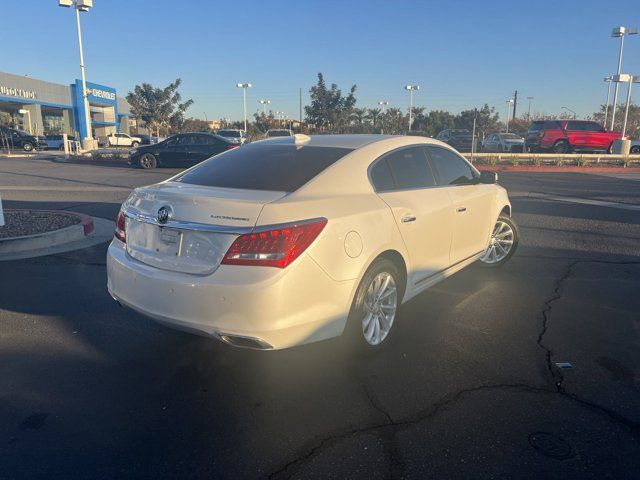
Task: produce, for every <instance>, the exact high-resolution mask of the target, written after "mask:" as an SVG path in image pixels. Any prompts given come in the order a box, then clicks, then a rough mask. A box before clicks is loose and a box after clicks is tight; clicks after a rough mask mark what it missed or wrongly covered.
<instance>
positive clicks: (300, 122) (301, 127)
mask: <svg viewBox="0 0 640 480" xmlns="http://www.w3.org/2000/svg"><path fill="white" fill-rule="evenodd" d="M299 120H300V131H302V87H300V118H299Z"/></svg>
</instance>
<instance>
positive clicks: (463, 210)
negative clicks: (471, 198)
mask: <svg viewBox="0 0 640 480" xmlns="http://www.w3.org/2000/svg"><path fill="white" fill-rule="evenodd" d="M466 211H467V207H458V208H456V212H458V213H462V212H466Z"/></svg>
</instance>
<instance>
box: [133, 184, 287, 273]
mask: <svg viewBox="0 0 640 480" xmlns="http://www.w3.org/2000/svg"><path fill="white" fill-rule="evenodd" d="M285 195H286V193H284V192H268V191H259V190H237V189H227V188H216V187H204V186H197V185H187V184H184V183H178V182H167V183H162V184H159V185H154V186H151V187H143V188H138V189H136V190H135V191H134V192H133V193H132V194H131V196H130V197H129V199H128V200H127V201H126V202H125V204H124V209H125V212H126V217H127V218H126V236H127V252H128V253H129V255H131V256H132V257H133V258H135V259H136V260H139V261H140V262H143V263H146V264H147V265H150V266H153V267H156V268H161V269H163V270H170V271H175V272H181V273H189V274H194V275H209V274H211V273H213V272H214V271H215V270H216V269H217V268H218V266H219V265H220V262H221V261H222V257H223V256H224V254H225V253H226V252H227V250H228V249H229V247H230V246H231V243H233V241H234V240H235V238H236V237H237V236H238V235H239V234H241V233H247V232H249V231H251V229H252V228H253V227H254V226H255V224H256V222H257V220H258V216H259V215H260V212H261V211H262V207H263V206H264V205H265V204H267V203H270V202H273V201H275V200H278V199H280V198H282V197H284V196H285ZM161 209H164V211H163V212H162V213H165V212H167V213H169V218H168V219H167V220H166V221H164V222H163V221H162V220H164V219H163V218H162V215H159V211H160V210H161Z"/></svg>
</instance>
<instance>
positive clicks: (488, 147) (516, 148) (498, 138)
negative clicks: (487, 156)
mask: <svg viewBox="0 0 640 480" xmlns="http://www.w3.org/2000/svg"><path fill="white" fill-rule="evenodd" d="M523 149H524V138H522V137H521V136H519V135H516V134H515V133H492V134H491V135H489V136H488V137H487V138H485V139H484V141H483V142H482V151H483V152H513V153H522V151H523Z"/></svg>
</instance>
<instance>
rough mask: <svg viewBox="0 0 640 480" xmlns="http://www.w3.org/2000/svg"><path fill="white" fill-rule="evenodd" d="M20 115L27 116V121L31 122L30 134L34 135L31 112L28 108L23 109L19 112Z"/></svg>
mask: <svg viewBox="0 0 640 480" xmlns="http://www.w3.org/2000/svg"><path fill="white" fill-rule="evenodd" d="M18 113H19V114H21V115H26V116H27V121H28V122H29V133H30V134H33V132H32V131H31V112H30V111H29V110H27V109H26V108H21V109H20V110H18Z"/></svg>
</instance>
